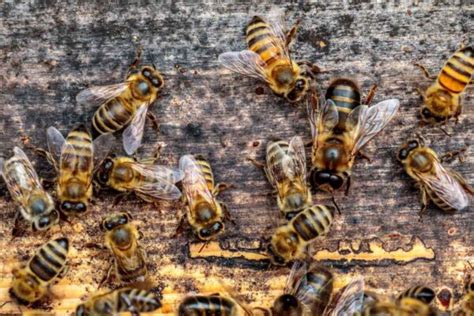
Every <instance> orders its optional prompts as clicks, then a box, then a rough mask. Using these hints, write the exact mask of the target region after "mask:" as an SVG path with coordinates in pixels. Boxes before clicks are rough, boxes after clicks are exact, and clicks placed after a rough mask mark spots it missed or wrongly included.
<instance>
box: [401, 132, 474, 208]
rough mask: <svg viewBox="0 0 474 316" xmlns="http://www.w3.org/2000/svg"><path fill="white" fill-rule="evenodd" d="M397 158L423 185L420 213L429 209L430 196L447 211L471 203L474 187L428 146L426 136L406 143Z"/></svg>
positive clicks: (465, 206)
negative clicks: (447, 167) (447, 165)
mask: <svg viewBox="0 0 474 316" xmlns="http://www.w3.org/2000/svg"><path fill="white" fill-rule="evenodd" d="M397 158H398V160H399V161H400V162H401V163H402V164H403V167H404V168H405V171H406V172H407V174H408V175H409V176H410V177H411V178H413V179H414V180H415V181H416V182H417V183H418V185H419V187H420V189H421V206H422V207H421V211H420V213H423V212H424V211H425V210H426V208H427V206H428V202H429V201H430V200H432V201H433V202H434V203H435V204H436V205H437V206H438V207H439V208H441V209H442V210H444V211H447V212H452V211H461V210H464V209H466V208H467V207H468V205H469V198H468V196H467V194H466V192H469V193H470V194H473V193H474V190H473V189H472V188H471V187H470V186H469V184H467V182H466V180H465V179H464V178H463V177H462V176H461V175H460V174H458V173H457V172H455V171H453V170H448V169H446V168H444V167H443V166H442V165H441V161H440V159H439V158H438V156H437V154H436V153H435V152H434V151H433V150H432V149H431V148H429V147H427V146H425V142H424V140H423V139H422V138H419V139H413V140H410V141H408V142H407V143H406V144H404V145H403V146H402V148H401V149H400V151H399V152H398V156H397Z"/></svg>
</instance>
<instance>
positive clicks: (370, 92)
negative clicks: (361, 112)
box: [364, 84, 377, 105]
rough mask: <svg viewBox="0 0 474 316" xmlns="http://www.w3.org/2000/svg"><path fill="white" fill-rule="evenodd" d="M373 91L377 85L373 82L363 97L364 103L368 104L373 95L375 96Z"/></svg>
mask: <svg viewBox="0 0 474 316" xmlns="http://www.w3.org/2000/svg"><path fill="white" fill-rule="evenodd" d="M375 91H377V85H376V84H374V85H373V86H372V87H371V88H370V90H369V93H368V94H367V97H366V98H365V102H364V104H367V105H369V104H370V103H371V102H372V99H373V98H374V96H375Z"/></svg>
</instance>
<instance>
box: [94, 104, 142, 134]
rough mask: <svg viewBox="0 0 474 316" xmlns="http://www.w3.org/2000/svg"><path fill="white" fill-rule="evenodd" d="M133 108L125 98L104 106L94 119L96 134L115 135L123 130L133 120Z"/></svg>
mask: <svg viewBox="0 0 474 316" xmlns="http://www.w3.org/2000/svg"><path fill="white" fill-rule="evenodd" d="M132 107H133V106H132V105H131V104H130V103H129V101H128V100H126V99H124V98H119V97H117V98H114V99H111V100H109V101H108V102H107V103H105V104H103V105H102V106H101V107H100V108H99V109H98V110H97V112H95V114H94V117H93V119H92V127H93V129H94V132H95V133H96V134H106V133H113V132H116V131H118V130H120V129H121V128H123V127H124V126H125V125H126V124H127V123H128V122H129V121H130V119H131V118H132V115H133V112H132V111H131V110H129V109H131V108H132Z"/></svg>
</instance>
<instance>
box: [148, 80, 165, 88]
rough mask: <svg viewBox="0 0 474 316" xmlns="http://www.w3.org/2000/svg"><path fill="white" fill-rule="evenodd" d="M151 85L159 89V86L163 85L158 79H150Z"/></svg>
mask: <svg viewBox="0 0 474 316" xmlns="http://www.w3.org/2000/svg"><path fill="white" fill-rule="evenodd" d="M151 83H152V84H153V86H155V87H157V88H159V87H161V85H162V84H163V83H162V82H161V80H159V79H158V78H153V79H151Z"/></svg>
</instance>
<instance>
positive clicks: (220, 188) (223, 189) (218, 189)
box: [212, 182, 233, 196]
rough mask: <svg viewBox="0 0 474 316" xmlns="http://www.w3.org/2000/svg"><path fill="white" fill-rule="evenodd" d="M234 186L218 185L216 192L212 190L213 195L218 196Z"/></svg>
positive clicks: (215, 188)
mask: <svg viewBox="0 0 474 316" xmlns="http://www.w3.org/2000/svg"><path fill="white" fill-rule="evenodd" d="M232 187H233V186H232V184H227V183H223V182H221V183H218V184H217V185H216V186H215V187H214V190H212V195H214V196H218V195H219V194H220V193H221V192H222V191H225V190H228V189H230V188H232Z"/></svg>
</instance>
